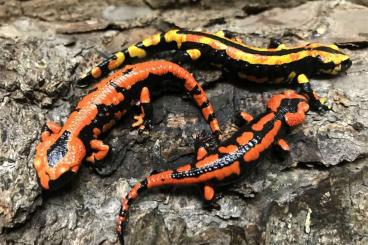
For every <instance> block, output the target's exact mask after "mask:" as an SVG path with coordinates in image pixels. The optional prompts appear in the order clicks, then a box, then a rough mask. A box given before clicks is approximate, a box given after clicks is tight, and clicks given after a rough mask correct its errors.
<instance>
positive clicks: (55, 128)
mask: <svg viewBox="0 0 368 245" xmlns="http://www.w3.org/2000/svg"><path fill="white" fill-rule="evenodd" d="M46 125H47V127H48V128H49V129H50V130H51V132H53V133H54V134H57V133H59V132H60V130H61V126H60V125H59V124H57V123H56V122H52V121H48V122H47V123H46Z"/></svg>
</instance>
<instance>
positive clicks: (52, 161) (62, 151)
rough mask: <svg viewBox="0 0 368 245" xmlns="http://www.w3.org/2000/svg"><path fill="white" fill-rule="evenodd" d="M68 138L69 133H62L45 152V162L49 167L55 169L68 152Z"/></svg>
mask: <svg viewBox="0 0 368 245" xmlns="http://www.w3.org/2000/svg"><path fill="white" fill-rule="evenodd" d="M69 136H70V132H69V131H64V133H63V134H62V135H61V136H60V138H59V139H58V140H57V141H56V142H55V143H54V144H53V145H52V146H51V147H50V149H48V150H47V161H48V163H49V166H50V167H55V166H56V165H57V164H58V162H59V161H60V159H62V158H63V157H64V156H65V155H66V153H67V152H68V148H67V144H68V140H69Z"/></svg>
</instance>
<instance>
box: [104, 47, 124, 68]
mask: <svg viewBox="0 0 368 245" xmlns="http://www.w3.org/2000/svg"><path fill="white" fill-rule="evenodd" d="M115 56H116V59H115V60H110V62H109V64H108V66H107V67H108V69H109V70H110V71H111V70H114V69H116V68H117V67H119V66H120V65H121V64H122V63H123V62H124V60H125V55H124V53H122V52H117V53H115Z"/></svg>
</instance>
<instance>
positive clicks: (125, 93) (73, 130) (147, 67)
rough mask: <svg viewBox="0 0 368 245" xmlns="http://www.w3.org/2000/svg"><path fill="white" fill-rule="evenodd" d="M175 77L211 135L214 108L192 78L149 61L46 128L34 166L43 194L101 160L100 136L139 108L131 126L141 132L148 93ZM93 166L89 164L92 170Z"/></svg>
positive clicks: (215, 128) (112, 79) (118, 75)
mask: <svg viewBox="0 0 368 245" xmlns="http://www.w3.org/2000/svg"><path fill="white" fill-rule="evenodd" d="M173 78H176V79H177V81H178V82H176V83H175V84H173V85H177V86H178V87H180V88H183V87H184V90H185V91H186V92H188V93H189V94H190V95H191V96H192V97H193V99H194V101H195V103H196V104H197V106H198V107H199V108H200V109H201V112H202V114H203V117H204V118H205V120H206V121H207V122H208V124H209V125H210V127H211V131H212V132H213V134H214V135H216V136H218V134H219V125H218V122H217V119H216V118H215V116H214V113H213V107H212V105H211V104H210V102H209V101H208V98H207V96H206V94H205V92H204V91H203V89H202V88H201V86H200V85H199V84H198V83H197V81H196V80H195V79H194V77H193V76H192V75H191V74H190V73H189V72H188V71H186V70H185V69H184V68H182V67H180V66H178V65H177V64H174V63H171V62H168V61H151V62H145V63H140V64H135V65H131V66H127V67H125V68H124V69H123V70H119V71H117V72H115V73H114V74H112V75H111V76H109V77H108V78H106V79H104V80H103V81H101V82H100V83H99V84H97V85H96V86H95V87H94V89H93V90H92V91H91V92H90V93H89V94H88V95H87V96H85V97H84V98H83V99H82V100H81V101H80V102H79V103H78V105H77V107H76V109H75V110H74V111H73V112H72V113H71V114H70V116H69V118H68V119H67V121H66V123H65V124H64V126H63V127H62V126H60V125H58V124H56V123H54V122H48V123H47V130H46V131H44V132H43V133H42V134H41V142H40V143H39V144H38V145H37V147H36V156H35V160H34V167H35V169H36V171H37V175H38V179H39V182H40V184H41V186H42V187H43V188H44V189H50V190H53V189H57V188H59V187H60V186H62V185H64V184H65V183H66V182H68V181H69V180H70V179H71V178H72V177H73V176H74V175H75V174H76V173H77V171H78V169H79V166H80V165H81V163H82V161H83V160H84V159H85V158H86V160H87V161H88V162H90V163H94V162H95V161H99V160H102V159H103V158H104V157H105V156H106V155H107V153H108V151H109V146H108V145H106V144H104V143H103V142H102V141H101V140H99V137H100V135H101V134H102V133H104V132H106V131H107V130H109V129H110V128H111V127H112V126H113V125H114V124H115V122H116V121H117V120H119V119H120V118H121V117H122V116H123V115H124V114H125V113H126V112H127V110H129V109H130V108H131V107H132V106H133V105H137V104H139V105H140V111H141V113H140V114H139V115H137V116H135V119H136V122H135V123H134V124H133V125H132V126H133V127H139V128H140V129H144V128H145V127H147V126H149V123H150V118H151V116H152V105H151V103H150V92H149V89H148V88H152V87H153V86H158V83H157V82H158V81H160V80H163V79H169V80H172V79H173ZM92 166H93V165H92Z"/></svg>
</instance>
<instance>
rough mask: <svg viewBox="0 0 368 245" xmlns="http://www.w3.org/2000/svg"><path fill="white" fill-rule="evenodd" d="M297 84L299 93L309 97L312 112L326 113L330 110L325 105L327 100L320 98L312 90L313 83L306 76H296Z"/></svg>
mask: <svg viewBox="0 0 368 245" xmlns="http://www.w3.org/2000/svg"><path fill="white" fill-rule="evenodd" d="M295 79H296V82H297V85H298V88H297V92H298V93H302V94H305V95H307V96H308V97H309V104H310V106H311V108H312V110H315V111H319V112H322V113H323V112H325V111H327V110H328V109H329V108H328V107H327V106H326V105H324V103H325V102H326V99H325V98H320V97H319V96H318V95H317V94H316V93H315V92H314V91H313V89H312V86H311V83H310V81H309V79H308V78H307V76H306V75H305V74H300V75H297V76H296V78H295Z"/></svg>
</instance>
